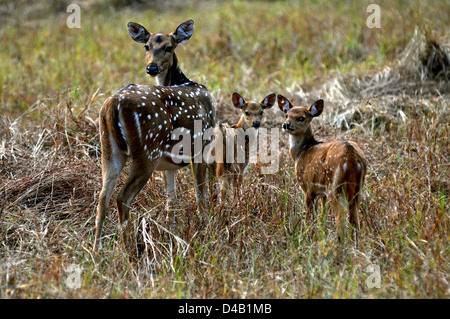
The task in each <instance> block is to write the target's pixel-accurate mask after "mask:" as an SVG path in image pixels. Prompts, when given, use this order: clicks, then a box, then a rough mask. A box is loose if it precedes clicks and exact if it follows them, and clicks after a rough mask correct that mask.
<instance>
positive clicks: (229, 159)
mask: <svg viewBox="0 0 450 319" xmlns="http://www.w3.org/2000/svg"><path fill="white" fill-rule="evenodd" d="M232 102H233V105H234V107H235V108H237V109H239V110H241V112H242V115H241V117H240V119H239V121H238V123H237V124H236V125H234V126H229V125H226V124H222V123H220V124H219V125H216V127H215V134H214V136H215V139H214V142H213V143H221V144H222V148H221V150H222V152H217V151H216V157H217V158H216V162H215V163H214V164H213V165H212V170H213V173H214V174H215V175H216V177H217V179H218V181H219V188H220V199H221V200H223V199H224V198H225V197H226V194H227V191H228V189H229V188H230V184H232V182H234V183H233V184H234V186H235V189H237V186H238V185H239V184H242V180H243V174H244V173H245V172H246V171H247V168H248V165H249V160H250V155H251V153H253V152H256V149H255V146H256V143H257V142H256V138H257V135H258V129H259V127H260V126H261V121H262V119H263V116H264V111H265V110H267V109H270V108H271V107H272V106H273V105H274V104H275V102H276V95H275V93H272V94H269V95H268V96H266V97H265V98H263V99H262V100H261V101H255V100H248V101H246V100H245V99H244V98H243V97H242V96H241V95H240V94H239V93H236V92H234V93H233V94H232ZM235 145H236V148H234V146H235ZM215 147H216V150H217V148H218V145H217V146H215ZM235 149H236V150H235ZM219 157H220V158H219Z"/></svg>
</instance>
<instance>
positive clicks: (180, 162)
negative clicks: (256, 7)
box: [94, 20, 215, 249]
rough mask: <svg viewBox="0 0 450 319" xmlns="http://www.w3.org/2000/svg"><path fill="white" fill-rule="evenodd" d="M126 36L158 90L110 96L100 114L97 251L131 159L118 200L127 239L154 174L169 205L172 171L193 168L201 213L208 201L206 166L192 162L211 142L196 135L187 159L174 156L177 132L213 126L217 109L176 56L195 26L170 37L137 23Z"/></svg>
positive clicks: (129, 89)
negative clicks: (160, 175)
mask: <svg viewBox="0 0 450 319" xmlns="http://www.w3.org/2000/svg"><path fill="white" fill-rule="evenodd" d="M128 31H129V34H130V36H131V37H132V38H133V40H134V41H136V42H138V43H142V44H144V48H145V50H146V55H145V60H146V72H147V73H148V74H149V75H150V76H152V77H156V82H157V85H154V86H152V85H136V84H130V85H128V86H126V87H124V88H122V89H120V90H119V91H117V92H116V93H115V94H113V95H112V96H111V97H109V98H108V99H107V100H106V101H105V103H104V104H103V106H102V108H101V110H100V137H101V147H102V156H101V162H102V182H103V186H102V190H101V192H100V198H99V203H98V208H97V218H96V232H95V243H94V249H96V248H97V246H99V244H100V238H101V232H102V226H103V222H104V219H105V214H106V210H107V208H108V205H109V201H110V198H111V196H112V193H113V191H114V188H115V186H116V183H117V180H118V178H119V175H120V172H121V171H122V169H123V167H124V165H125V163H126V161H127V160H128V159H130V160H131V164H130V170H129V175H128V178H127V180H126V182H125V184H124V186H123V188H122V189H121V191H120V192H119V194H118V196H117V209H118V215H119V223H120V227H121V229H122V233H123V239H124V240H125V238H126V234H125V232H126V230H127V227H126V225H127V222H128V220H129V211H130V206H131V204H132V202H133V200H134V198H135V197H136V195H137V194H138V193H139V192H140V191H141V189H142V188H143V187H144V185H145V184H146V183H147V181H148V179H149V178H150V176H151V174H152V172H154V171H164V175H165V180H166V188H167V196H168V200H169V201H170V200H173V199H174V198H175V178H174V172H175V171H176V170H178V169H180V168H182V167H185V166H187V165H189V164H191V163H192V171H193V175H194V185H195V192H196V199H197V202H198V207H199V210H200V212H202V209H203V207H204V205H205V202H206V195H207V194H206V192H207V189H206V185H205V178H206V163H204V162H203V161H202V160H200V161H194V160H193V159H194V158H198V157H199V156H200V155H201V154H194V150H195V151H196V152H197V153H198V152H199V150H198V147H197V148H194V144H196V143H194V140H195V139H200V140H201V141H200V152H203V149H204V147H205V146H206V145H207V144H208V143H209V141H204V140H203V135H202V134H200V133H198V135H199V136H194V139H191V140H190V141H189V143H190V144H188V145H190V146H191V149H187V150H186V149H183V154H180V152H172V149H173V148H174V145H176V143H178V140H174V139H172V138H173V137H172V134H173V132H174V131H175V130H176V129H178V131H181V132H183V131H184V133H191V132H192V133H193V132H194V121H200V123H201V124H202V132H201V133H204V132H205V130H206V129H208V128H211V129H212V128H213V127H214V126H215V109H214V105H213V101H212V98H211V96H210V94H209V93H208V90H207V89H206V88H205V87H204V86H203V85H201V84H198V83H195V82H193V81H191V80H189V79H188V78H187V77H186V76H185V75H184V74H183V72H182V71H181V70H180V67H179V65H178V59H177V56H176V54H175V52H174V51H175V48H176V47H177V45H179V44H180V43H184V42H186V41H187V40H189V38H190V37H191V36H192V34H193V31H194V21H192V20H188V21H186V22H184V23H182V24H180V25H179V26H178V28H177V29H176V30H175V31H174V32H173V33H170V34H164V33H149V32H148V31H147V30H146V29H145V28H144V27H143V26H141V25H139V24H137V23H134V22H130V23H128ZM197 123H198V122H197ZM183 138H184V136H183ZM197 145H198V143H197Z"/></svg>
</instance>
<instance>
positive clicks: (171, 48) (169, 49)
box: [165, 47, 173, 53]
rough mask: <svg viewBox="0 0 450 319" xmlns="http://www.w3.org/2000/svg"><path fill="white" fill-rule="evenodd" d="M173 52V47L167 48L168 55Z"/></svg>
mask: <svg viewBox="0 0 450 319" xmlns="http://www.w3.org/2000/svg"><path fill="white" fill-rule="evenodd" d="M172 50H173V47H166V50H165V51H166V52H168V53H170V52H172Z"/></svg>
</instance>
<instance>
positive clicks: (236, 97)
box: [231, 92, 245, 109]
mask: <svg viewBox="0 0 450 319" xmlns="http://www.w3.org/2000/svg"><path fill="white" fill-rule="evenodd" d="M231 99H232V100H233V105H234V107H235V108H237V109H242V107H243V106H244V105H245V99H244V98H243V97H242V96H241V95H240V94H239V93H237V92H234V93H233V95H232V96H231Z"/></svg>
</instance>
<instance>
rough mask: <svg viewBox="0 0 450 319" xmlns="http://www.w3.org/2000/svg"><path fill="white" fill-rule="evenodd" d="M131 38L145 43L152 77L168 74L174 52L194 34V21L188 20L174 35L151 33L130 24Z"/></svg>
mask: <svg viewBox="0 0 450 319" xmlns="http://www.w3.org/2000/svg"><path fill="white" fill-rule="evenodd" d="M128 32H129V33H130V36H131V38H133V40H134V41H136V42H138V43H143V44H144V48H145V50H146V54H145V61H146V63H147V68H146V71H147V73H148V74H149V75H151V76H157V75H159V74H160V73H162V72H167V70H168V69H170V67H171V66H172V64H173V63H174V59H173V56H174V50H175V48H176V47H177V45H178V44H180V43H184V42H186V41H187V40H189V38H190V37H191V36H192V33H194V21H192V20H188V21H185V22H183V23H182V24H180V25H179V26H178V27H177V29H176V30H175V31H174V32H172V33H169V34H167V33H150V32H148V31H147V30H146V29H145V28H144V27H143V26H141V25H140V24H138V23H135V22H129V23H128Z"/></svg>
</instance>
